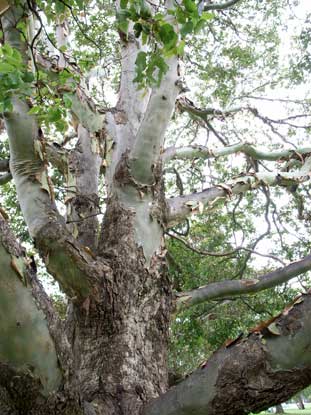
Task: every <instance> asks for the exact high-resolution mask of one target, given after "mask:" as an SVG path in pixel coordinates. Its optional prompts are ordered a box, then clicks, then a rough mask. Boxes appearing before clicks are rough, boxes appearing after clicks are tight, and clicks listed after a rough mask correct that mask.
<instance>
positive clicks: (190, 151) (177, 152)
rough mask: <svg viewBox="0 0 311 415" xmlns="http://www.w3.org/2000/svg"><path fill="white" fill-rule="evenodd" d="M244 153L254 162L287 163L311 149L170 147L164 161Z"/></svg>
mask: <svg viewBox="0 0 311 415" xmlns="http://www.w3.org/2000/svg"><path fill="white" fill-rule="evenodd" d="M237 153H244V154H245V155H247V156H249V157H251V158H252V159H254V160H267V161H279V160H281V161H283V160H284V161H287V160H290V159H295V160H297V159H298V160H300V159H301V158H302V157H303V156H306V155H309V154H311V147H301V148H297V149H295V150H293V149H285V150H278V151H264V150H261V149H258V148H256V147H255V146H254V145H253V144H250V143H247V142H244V143H243V142H242V143H237V144H232V145H230V146H226V147H223V148H219V149H215V150H212V149H210V148H208V147H205V146H202V145H197V144H193V145H191V146H185V147H169V148H167V149H166V150H165V151H164V153H163V161H164V162H167V161H170V160H174V159H180V160H191V159H194V158H203V159H209V158H219V157H224V156H229V155H231V154H237Z"/></svg>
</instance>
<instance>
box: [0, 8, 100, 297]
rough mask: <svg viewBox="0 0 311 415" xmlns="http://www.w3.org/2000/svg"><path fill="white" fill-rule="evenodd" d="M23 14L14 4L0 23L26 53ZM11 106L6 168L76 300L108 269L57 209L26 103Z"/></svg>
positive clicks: (52, 265)
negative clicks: (20, 26)
mask: <svg viewBox="0 0 311 415" xmlns="http://www.w3.org/2000/svg"><path fill="white" fill-rule="evenodd" d="M24 15H25V14H24V10H23V9H22V8H19V7H18V6H17V7H16V8H10V9H9V10H8V12H6V13H5V14H4V15H3V17H2V27H3V30H4V39H5V42H8V43H9V44H11V46H14V47H17V48H18V49H19V50H21V51H22V52H23V53H26V50H27V48H26V47H25V45H23V44H22V43H23V42H22V41H21V38H20V33H19V31H18V30H17V29H16V27H15V26H16V22H18V21H19V20H20V19H22V18H24ZM12 105H13V110H12V111H11V112H10V113H6V114H5V124H6V129H7V132H8V136H9V143H10V171H11V173H12V176H13V178H14V182H15V185H16V191H17V195H18V200H19V202H20V205H21V209H22V212H23V215H24V218H25V221H26V224H27V226H28V229H29V233H30V235H31V236H32V237H33V238H34V240H35V243H36V246H37V248H38V249H39V252H40V255H41V256H42V258H43V260H44V262H45V263H46V265H47V269H48V271H49V273H50V274H51V275H53V277H54V278H55V279H56V280H57V281H58V282H59V283H60V284H61V286H62V288H63V289H64V291H65V292H66V293H67V295H68V296H69V297H71V298H75V299H77V300H78V301H81V300H83V299H84V298H85V297H87V296H88V295H91V294H92V293H93V292H95V291H96V287H95V285H96V284H95V281H97V280H99V278H100V277H99V275H101V276H102V275H103V273H104V268H105V269H106V270H107V268H106V267H105V266H104V265H103V264H97V262H96V261H94V259H93V257H92V256H91V255H90V253H88V252H87V251H85V249H84V248H83V246H81V245H79V244H78V243H77V241H76V240H75V238H74V237H73V235H71V234H70V233H69V232H68V229H67V228H66V226H65V223H64V220H63V218H62V217H61V216H60V215H59V213H58V211H57V209H56V206H55V202H54V198H53V189H52V186H51V184H50V181H49V178H48V176H47V168H46V167H47V161H46V158H45V148H44V141H43V140H42V133H41V130H40V129H39V126H38V124H37V121H36V119H35V117H34V116H31V115H29V106H28V105H27V103H26V102H24V101H22V100H21V99H20V98H19V97H17V96H14V97H12ZM64 269H66V272H65V273H64Z"/></svg>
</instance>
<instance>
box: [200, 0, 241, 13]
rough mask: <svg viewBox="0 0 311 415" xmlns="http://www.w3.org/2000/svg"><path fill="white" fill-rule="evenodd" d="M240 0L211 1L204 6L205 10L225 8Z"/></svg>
mask: <svg viewBox="0 0 311 415" xmlns="http://www.w3.org/2000/svg"><path fill="white" fill-rule="evenodd" d="M239 1H240V0H229V1H227V2H225V3H209V4H206V5H205V6H204V10H205V11H209V10H225V9H228V8H229V7H231V6H234V5H235V4H237V3H238V2H239Z"/></svg>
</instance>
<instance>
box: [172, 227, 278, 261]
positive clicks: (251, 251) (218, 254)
mask: <svg viewBox="0 0 311 415" xmlns="http://www.w3.org/2000/svg"><path fill="white" fill-rule="evenodd" d="M174 232H176V231H174ZM165 233H166V235H168V236H170V237H171V238H173V239H176V240H177V241H179V242H181V243H182V244H183V245H184V246H185V247H186V248H187V249H189V250H191V251H192V252H194V253H196V254H198V255H202V256H212V257H228V256H232V255H234V254H235V253H237V252H239V251H246V252H248V253H249V256H250V255H251V254H254V255H258V256H262V257H265V258H271V259H274V260H275V261H277V262H280V263H281V264H282V265H285V263H284V261H282V260H281V259H279V258H277V257H276V256H274V255H271V254H263V253H261V252H258V251H255V250H254V249H252V248H253V247H255V246H254V245H255V244H254V245H253V246H252V248H247V247H244V246H238V247H236V248H235V249H233V250H231V251H227V252H210V251H205V250H204V251H203V250H201V249H197V248H195V247H194V246H192V245H190V244H188V243H187V241H185V240H184V239H183V238H180V237H178V236H176V235H172V234H171V233H170V232H165ZM178 235H180V234H178ZM182 236H185V235H182ZM264 236H266V232H265V233H264V234H263V235H261V237H260V240H261V239H262V238H263V237H264ZM258 242H259V240H258V241H256V245H257V243H258Z"/></svg>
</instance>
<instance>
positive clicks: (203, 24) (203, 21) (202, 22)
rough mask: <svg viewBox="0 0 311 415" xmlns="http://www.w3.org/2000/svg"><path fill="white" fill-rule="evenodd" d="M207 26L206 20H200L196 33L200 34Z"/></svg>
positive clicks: (196, 26) (195, 29)
mask: <svg viewBox="0 0 311 415" xmlns="http://www.w3.org/2000/svg"><path fill="white" fill-rule="evenodd" d="M205 24H206V20H204V19H200V20H199V21H198V23H197V24H196V25H195V28H194V32H195V33H198V32H199V31H200V30H202V29H203V28H204V26H205Z"/></svg>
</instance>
